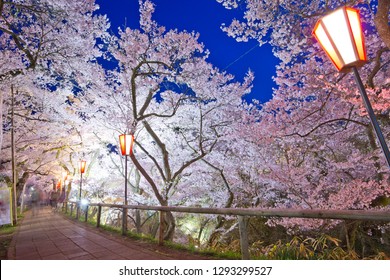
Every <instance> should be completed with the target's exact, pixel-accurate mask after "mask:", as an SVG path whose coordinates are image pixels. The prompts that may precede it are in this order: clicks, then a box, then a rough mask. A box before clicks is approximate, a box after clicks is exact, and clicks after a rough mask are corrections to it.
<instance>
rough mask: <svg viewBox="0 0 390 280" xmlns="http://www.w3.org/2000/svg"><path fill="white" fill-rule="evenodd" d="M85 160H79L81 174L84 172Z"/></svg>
mask: <svg viewBox="0 0 390 280" xmlns="http://www.w3.org/2000/svg"><path fill="white" fill-rule="evenodd" d="M86 165H87V162H86V161H85V160H80V173H81V174H83V173H84V172H85V166H86Z"/></svg>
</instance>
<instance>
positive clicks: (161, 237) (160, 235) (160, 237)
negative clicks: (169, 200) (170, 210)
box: [158, 211, 164, 245]
mask: <svg viewBox="0 0 390 280" xmlns="http://www.w3.org/2000/svg"><path fill="white" fill-rule="evenodd" d="M158 245H164V211H160V229H159V233H158Z"/></svg>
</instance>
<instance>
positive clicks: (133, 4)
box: [96, 0, 278, 102]
mask: <svg viewBox="0 0 390 280" xmlns="http://www.w3.org/2000/svg"><path fill="white" fill-rule="evenodd" d="M152 1H153V3H155V4H156V9H155V13H154V20H156V21H157V22H158V24H160V25H163V26H165V27H166V28H167V29H178V30H187V31H195V32H198V33H200V39H199V40H200V41H201V42H203V43H204V44H205V46H206V48H207V49H208V50H209V51H210V53H211V54H210V57H209V62H211V63H213V64H214V65H215V66H217V67H218V68H220V69H222V70H226V71H227V72H229V73H231V74H234V75H235V76H236V77H237V79H238V80H239V81H242V78H243V77H244V75H245V73H246V72H247V71H248V69H251V70H252V71H254V73H255V76H256V78H255V82H254V88H253V90H252V93H251V94H250V95H249V96H247V98H246V99H247V100H248V101H249V100H252V99H258V100H260V101H261V102H265V101H267V100H269V99H270V98H271V97H272V88H273V87H276V85H275V84H274V82H273V81H272V76H273V75H275V65H276V64H277V63H278V60H277V59H276V58H275V57H274V56H273V54H272V52H271V47H270V46H268V45H263V46H262V47H258V46H257V45H258V44H257V42H256V41H254V40H252V41H249V42H246V43H238V42H236V41H235V40H234V39H233V38H230V37H228V36H227V34H226V33H224V32H223V31H222V30H221V29H220V26H221V24H222V23H226V24H227V25H228V24H230V22H231V20H232V19H233V18H235V17H236V18H242V14H243V12H244V11H242V10H241V11H240V10H238V11H232V10H227V9H225V8H224V7H223V6H222V5H220V4H219V3H217V1H215V0H196V1H183V0H152ZM96 2H97V3H98V4H99V5H100V13H102V14H107V15H108V17H109V19H110V21H111V24H112V26H111V29H112V31H113V32H115V33H116V32H117V29H118V26H120V27H123V26H125V25H126V26H128V27H131V28H138V26H139V25H138V22H139V5H138V0H109V1H108V0H106V1H104V0H97V1H96Z"/></svg>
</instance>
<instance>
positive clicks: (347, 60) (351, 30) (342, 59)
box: [313, 7, 367, 72]
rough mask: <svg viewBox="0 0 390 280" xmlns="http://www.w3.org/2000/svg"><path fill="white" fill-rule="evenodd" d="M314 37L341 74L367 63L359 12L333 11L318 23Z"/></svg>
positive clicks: (346, 9) (343, 9) (346, 8)
mask: <svg viewBox="0 0 390 280" xmlns="http://www.w3.org/2000/svg"><path fill="white" fill-rule="evenodd" d="M313 35H314V36H315V38H316V39H317V41H318V42H319V43H320V45H321V47H322V48H323V49H324V50H325V52H326V54H327V55H328V56H329V58H330V59H331V61H332V62H333V64H334V65H335V66H336V68H337V70H338V71H340V72H344V71H347V70H348V69H349V68H351V67H352V66H362V65H363V64H364V63H365V62H366V61H367V55H366V49H365V46H364V36H363V32H362V27H361V22H360V16H359V10H356V9H353V8H350V7H342V8H339V9H337V10H335V11H333V12H332V13H330V14H328V15H326V16H324V17H323V18H322V19H320V20H319V21H317V23H316V25H315V27H314V30H313Z"/></svg>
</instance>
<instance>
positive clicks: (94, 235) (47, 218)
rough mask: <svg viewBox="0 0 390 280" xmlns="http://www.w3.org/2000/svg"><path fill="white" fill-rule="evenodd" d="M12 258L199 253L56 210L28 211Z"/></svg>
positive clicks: (167, 257) (170, 257)
mask: <svg viewBox="0 0 390 280" xmlns="http://www.w3.org/2000/svg"><path fill="white" fill-rule="evenodd" d="M8 259H9V260H95V259H100V260H177V259H187V260H188V259H207V258H206V257H203V256H200V255H194V254H190V253H187V252H182V251H177V250H173V249H170V248H167V247H164V246H158V245H155V244H151V243H147V242H144V241H138V240H132V239H130V238H128V237H123V236H120V235H119V234H118V235H117V234H113V233H108V232H104V231H103V230H101V229H97V228H94V227H92V226H90V225H86V224H84V223H83V222H78V221H74V220H72V219H70V218H67V217H64V216H63V215H62V214H60V213H55V212H53V211H52V210H51V209H50V208H49V207H45V208H43V209H40V211H39V213H38V214H37V215H33V214H32V212H31V211H29V212H26V215H25V217H24V218H23V220H22V222H21V223H20V225H19V227H18V229H17V231H16V233H15V235H14V237H13V239H12V241H11V244H10V247H9V250H8Z"/></svg>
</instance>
